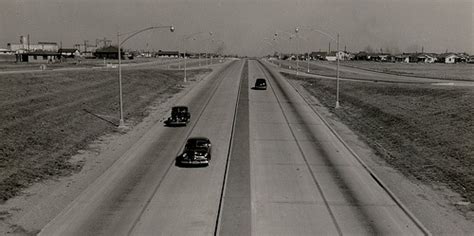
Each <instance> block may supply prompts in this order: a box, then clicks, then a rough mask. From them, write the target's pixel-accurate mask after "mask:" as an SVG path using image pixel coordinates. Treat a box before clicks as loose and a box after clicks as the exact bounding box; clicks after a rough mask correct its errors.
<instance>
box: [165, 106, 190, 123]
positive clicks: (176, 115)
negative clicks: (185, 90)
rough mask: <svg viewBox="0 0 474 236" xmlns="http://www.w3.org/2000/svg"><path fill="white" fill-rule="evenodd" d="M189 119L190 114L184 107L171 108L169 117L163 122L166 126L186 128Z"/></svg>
mask: <svg viewBox="0 0 474 236" xmlns="http://www.w3.org/2000/svg"><path fill="white" fill-rule="evenodd" d="M190 119H191V113H189V111H188V107H186V106H175V107H172V108H171V116H170V117H169V118H168V119H167V120H166V121H165V124H166V125H167V126H186V124H187V123H188V122H189V120H190Z"/></svg>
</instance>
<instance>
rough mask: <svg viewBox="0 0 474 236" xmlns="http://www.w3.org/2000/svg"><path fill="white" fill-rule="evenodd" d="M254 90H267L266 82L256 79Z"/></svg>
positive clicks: (262, 79)
mask: <svg viewBox="0 0 474 236" xmlns="http://www.w3.org/2000/svg"><path fill="white" fill-rule="evenodd" d="M254 88H255V89H261V90H266V89H267V81H266V80H265V79H264V78H258V79H257V80H255V86H254Z"/></svg>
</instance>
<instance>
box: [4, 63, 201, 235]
mask: <svg viewBox="0 0 474 236" xmlns="http://www.w3.org/2000/svg"><path fill="white" fill-rule="evenodd" d="M208 71H209V70H193V71H190V72H189V73H188V80H189V82H188V83H187V84H182V82H181V81H182V71H163V70H157V69H155V68H148V69H144V68H140V69H132V68H131V69H126V70H124V74H123V76H124V80H123V81H124V101H125V117H126V119H127V120H126V123H127V126H128V127H129V129H127V130H117V128H116V124H117V118H116V114H118V113H117V109H116V107H114V106H117V101H118V97H117V96H116V95H114V93H115V94H118V93H117V91H115V90H114V87H117V86H116V85H117V84H116V73H115V74H114V75H112V74H111V75H110V76H111V77H110V78H109V77H108V74H107V73H110V72H107V71H104V72H102V73H104V74H103V75H102V74H96V73H97V72H96V71H94V72H93V74H91V75H87V73H83V74H77V75H76V74H74V73H72V75H71V74H69V73H71V72H67V73H66V72H64V73H66V75H64V74H62V75H63V76H64V77H62V79H59V80H58V78H56V79H54V80H53V82H51V83H52V84H55V86H45V87H48V88H56V89H53V91H49V92H48V91H44V90H40V91H43V93H41V94H40V95H39V94H28V96H31V97H28V96H25V95H23V96H22V95H21V93H8V94H7V96H8V95H10V96H13V94H17V95H14V96H18V97H17V98H8V99H2V101H9V102H10V103H12V104H4V103H2V104H0V105H3V106H5V107H6V108H9V107H10V108H9V109H10V110H11V112H9V113H8V114H10V116H12V114H14V112H13V111H15V112H16V113H15V114H17V113H18V112H20V111H17V110H15V109H14V108H18V107H23V106H20V104H16V103H21V102H25V104H24V106H25V107H28V105H29V104H30V103H29V102H30V101H31V99H38V100H35V101H37V102H36V103H35V104H36V106H35V107H34V109H37V110H38V111H43V112H44V114H43V113H42V115H41V116H35V117H33V118H30V116H29V115H28V113H25V114H23V115H22V116H21V117H24V119H20V121H21V122H22V123H18V122H20V121H16V120H13V121H15V122H13V121H10V123H11V125H16V126H17V127H19V128H22V125H23V126H27V127H25V128H22V129H23V131H22V132H26V133H28V137H33V140H41V139H42V138H43V137H48V138H47V140H48V143H50V144H51V145H53V146H55V147H56V148H58V147H61V149H60V150H64V151H63V152H60V154H59V155H58V154H57V153H58V152H59V151H58V149H48V148H47V146H38V147H39V148H37V150H36V151H34V150H33V151H32V154H33V155H28V154H30V153H26V154H25V153H20V152H21V151H22V150H21V149H18V150H17V149H15V152H16V153H15V152H13V153H12V155H18V156H19V158H21V159H22V160H23V162H18V164H17V163H13V162H12V163H2V167H1V168H4V170H6V171H5V172H4V171H2V172H1V173H2V182H1V184H2V186H3V189H2V190H3V192H2V194H3V195H2V196H3V197H4V198H7V199H9V200H8V201H6V202H4V203H2V204H1V205H0V235H4V234H8V235H28V234H34V233H36V232H38V230H39V229H41V228H42V227H43V226H44V225H45V224H46V223H47V222H49V220H50V219H52V218H53V217H54V216H56V214H57V213H58V212H60V211H61V210H62V209H63V208H64V207H65V206H67V204H69V203H70V202H71V201H72V200H73V199H74V198H75V196H77V195H78V194H79V193H80V192H81V191H82V190H83V189H85V188H86V187H87V186H88V185H89V184H90V183H92V182H93V181H94V180H95V179H96V178H97V177H98V176H100V175H101V174H102V173H103V172H104V171H105V170H106V169H107V168H108V167H110V166H111V165H112V164H113V163H114V161H115V160H117V158H119V157H120V156H121V155H122V154H123V153H124V152H125V151H126V150H128V149H129V148H130V147H131V146H132V145H133V143H135V142H136V140H138V139H139V138H140V137H141V136H142V135H143V134H144V133H145V132H146V131H147V130H148V127H150V126H151V125H153V124H156V122H160V121H161V120H162V119H164V118H165V115H166V113H167V112H168V110H169V108H170V107H171V106H172V105H173V104H175V103H176V102H178V101H179V99H180V98H181V97H183V96H185V94H187V93H188V92H189V90H190V89H191V88H192V87H194V86H195V84H196V83H198V82H199V81H201V80H203V79H205V78H207V77H206V76H205V75H206V74H208ZM78 73H79V72H78ZM58 74H60V73H57V72H56V73H55V76H56V75H58ZM42 75H43V74H42ZM101 75H102V76H101ZM18 76H23V75H18ZM25 76H26V75H25ZM75 76H77V78H76V77H75ZM89 76H90V77H91V78H88V77H89ZM71 77H72V78H71ZM12 79H14V78H12ZM20 79H22V78H20ZM87 79H90V81H87V82H84V81H83V80H87ZM4 80H8V79H4ZM31 80H34V81H35V82H38V81H41V79H39V78H37V77H35V78H31ZM0 81H1V80H0ZM21 81H23V80H21ZM26 81H28V78H27V79H26ZM57 81H60V82H59V84H65V85H64V87H61V86H60V85H56V83H57ZM30 82H31V83H33V84H34V85H31V86H33V87H34V86H37V87H39V88H37V87H35V89H34V90H36V89H41V88H42V83H38V84H36V83H35V82H32V81H30ZM68 83H70V84H68ZM12 84H15V83H12ZM31 86H29V87H31ZM19 87H25V86H19ZM63 94H64V96H62V95H63ZM2 95H5V94H3V93H2ZM22 97H23V98H24V99H23V98H22ZM25 97H26V98H25ZM33 97H35V98H33ZM36 97H38V98H36ZM13 103H15V104H13ZM48 108H49V109H48ZM31 109H33V108H31ZM49 112H51V114H49ZM34 113H35V112H31V113H30V114H34ZM18 114H20V113H18ZM15 116H16V115H15ZM18 116H19V115H18ZM18 116H17V117H18ZM6 118H8V117H4V118H2V119H6ZM52 121H54V122H52ZM56 121H58V122H56ZM61 121H62V122H61ZM49 122H51V124H49ZM7 123H8V122H7ZM17 123H18V124H17ZM63 124H66V125H65V126H63ZM28 125H32V126H35V127H30V126H28ZM36 125H40V126H44V127H45V128H44V130H40V131H41V132H38V134H36V132H37V131H35V133H31V130H33V131H34V130H37V129H38V127H36ZM70 127H72V128H71V129H69V128H70ZM57 131H58V132H59V134H61V133H66V134H68V135H58V132H57ZM66 131H67V132H66ZM22 134H23V133H12V132H8V133H2V135H9V136H8V137H7V138H8V139H9V140H12V141H11V143H9V144H8V145H11V147H16V146H19V145H24V146H28V145H30V144H22V143H21V142H24V141H23V140H24V139H25V138H24V137H25V136H20V137H17V136H18V135H22ZM71 134H72V135H71ZM56 136H58V137H56ZM21 137H23V138H21ZM26 139H27V138H26ZM18 142H20V144H19V143H18ZM36 142H40V141H36ZM41 142H43V141H41ZM63 143H64V144H66V145H60V144H63ZM2 145H5V144H4V143H2ZM30 151H31V149H30ZM63 153H66V154H67V155H64V154H63ZM25 161H26V162H25ZM25 163H30V164H28V165H26V164H25ZM35 163H36V164H35ZM18 165H19V166H20V167H21V168H20V167H17V166H18ZM25 169H30V170H31V171H25ZM25 172H26V173H25ZM30 174H31V175H30ZM12 175H13V176H15V178H14V179H12V178H11V177H10V176H12ZM9 178H10V179H9ZM7 186H13V187H15V188H17V189H16V190H14V191H12V189H11V188H8V187H7ZM14 195H17V196H16V197H13V198H12V196H14Z"/></svg>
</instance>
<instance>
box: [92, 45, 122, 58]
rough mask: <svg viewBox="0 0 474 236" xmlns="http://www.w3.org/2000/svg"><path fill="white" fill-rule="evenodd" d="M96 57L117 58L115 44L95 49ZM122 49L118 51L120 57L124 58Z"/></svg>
mask: <svg viewBox="0 0 474 236" xmlns="http://www.w3.org/2000/svg"><path fill="white" fill-rule="evenodd" d="M93 54H94V56H95V57H96V58H100V59H118V48H117V47H115V46H107V47H103V48H99V49H97V50H96V51H95V52H94V53H93ZM124 55H125V52H124V51H123V49H122V50H121V51H120V57H121V58H122V59H124V58H125V56H124Z"/></svg>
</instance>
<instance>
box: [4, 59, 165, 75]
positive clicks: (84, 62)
mask: <svg viewBox="0 0 474 236" xmlns="http://www.w3.org/2000/svg"><path fill="white" fill-rule="evenodd" d="M172 60H173V59H168V58H136V59H133V60H128V59H126V60H122V64H137V63H147V62H156V63H157V64H165V63H169V62H173V61H172ZM117 63H118V60H111V59H109V60H105V61H104V60H103V59H81V60H76V59H67V60H66V61H63V62H55V63H26V62H21V63H16V62H0V72H1V71H14V70H39V69H40V66H41V65H42V64H44V65H46V69H47V70H49V69H59V68H78V67H104V66H106V64H117Z"/></svg>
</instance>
